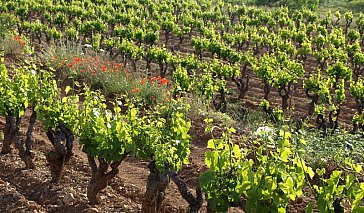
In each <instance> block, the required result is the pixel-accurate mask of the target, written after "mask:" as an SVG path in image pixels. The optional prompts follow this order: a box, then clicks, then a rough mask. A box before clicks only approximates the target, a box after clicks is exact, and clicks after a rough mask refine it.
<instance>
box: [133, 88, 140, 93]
mask: <svg viewBox="0 0 364 213" xmlns="http://www.w3.org/2000/svg"><path fill="white" fill-rule="evenodd" d="M139 91H140V89H139V87H137V88H135V89H133V90H132V91H131V92H132V93H136V92H139Z"/></svg>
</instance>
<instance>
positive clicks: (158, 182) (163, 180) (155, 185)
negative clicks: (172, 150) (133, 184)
mask: <svg viewBox="0 0 364 213" xmlns="http://www.w3.org/2000/svg"><path fill="white" fill-rule="evenodd" d="M148 168H149V171H150V174H149V176H148V181H147V190H146V192H145V194H144V199H143V203H142V212H143V213H156V212H160V211H161V209H160V208H161V205H162V202H163V200H164V198H165V191H166V188H167V186H168V184H169V179H168V176H167V174H163V173H160V172H159V171H158V169H157V167H156V165H155V161H152V162H150V163H149V165H148Z"/></svg>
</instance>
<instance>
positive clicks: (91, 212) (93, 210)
mask: <svg viewBox="0 0 364 213" xmlns="http://www.w3.org/2000/svg"><path fill="white" fill-rule="evenodd" d="M86 212H88V213H98V212H99V210H98V209H97V208H88V209H87V211H86Z"/></svg>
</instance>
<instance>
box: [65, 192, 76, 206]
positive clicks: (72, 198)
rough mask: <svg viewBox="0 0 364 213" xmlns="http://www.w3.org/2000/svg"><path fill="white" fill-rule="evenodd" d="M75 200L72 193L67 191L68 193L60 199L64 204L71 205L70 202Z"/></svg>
mask: <svg viewBox="0 0 364 213" xmlns="http://www.w3.org/2000/svg"><path fill="white" fill-rule="evenodd" d="M74 200H75V197H74V196H73V194H72V193H68V194H66V195H65V196H64V197H63V199H62V201H63V203H64V204H65V205H72V203H73V201H74Z"/></svg>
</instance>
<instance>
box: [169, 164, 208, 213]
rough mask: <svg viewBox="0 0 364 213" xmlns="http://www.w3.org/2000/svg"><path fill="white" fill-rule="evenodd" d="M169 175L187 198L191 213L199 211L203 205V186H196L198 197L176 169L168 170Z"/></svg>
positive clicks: (184, 197)
mask: <svg viewBox="0 0 364 213" xmlns="http://www.w3.org/2000/svg"><path fill="white" fill-rule="evenodd" d="M168 175H169V177H170V178H171V179H172V180H173V182H174V183H175V184H176V185H177V187H178V190H179V192H180V193H181V195H182V197H183V199H185V200H186V201H187V202H188V204H189V206H188V212H189V213H197V212H198V210H199V209H200V208H201V206H202V201H203V200H202V192H201V188H200V187H199V186H197V188H196V197H195V196H193V194H192V193H191V192H190V190H189V189H188V187H187V184H186V183H185V182H184V181H183V180H182V179H181V178H180V177H179V176H178V174H177V172H175V171H168Z"/></svg>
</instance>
